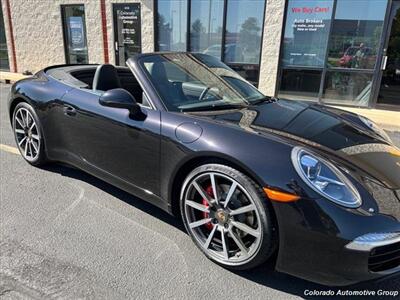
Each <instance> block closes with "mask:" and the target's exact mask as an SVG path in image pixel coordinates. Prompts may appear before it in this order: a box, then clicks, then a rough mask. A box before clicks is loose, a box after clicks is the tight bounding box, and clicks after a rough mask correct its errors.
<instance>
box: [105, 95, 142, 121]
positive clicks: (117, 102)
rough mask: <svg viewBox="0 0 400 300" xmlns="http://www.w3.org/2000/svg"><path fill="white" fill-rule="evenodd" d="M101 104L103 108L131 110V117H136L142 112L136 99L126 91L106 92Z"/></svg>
mask: <svg viewBox="0 0 400 300" xmlns="http://www.w3.org/2000/svg"><path fill="white" fill-rule="evenodd" d="M99 103H100V104H101V105H103V106H108V107H115V108H125V109H127V110H129V112H130V114H131V115H133V116H134V115H136V114H138V112H139V111H140V106H139V104H137V102H136V99H135V97H133V95H132V94H131V93H129V92H128V91H127V90H125V89H121V88H118V89H112V90H108V91H106V92H104V94H103V95H101V96H100V99H99Z"/></svg>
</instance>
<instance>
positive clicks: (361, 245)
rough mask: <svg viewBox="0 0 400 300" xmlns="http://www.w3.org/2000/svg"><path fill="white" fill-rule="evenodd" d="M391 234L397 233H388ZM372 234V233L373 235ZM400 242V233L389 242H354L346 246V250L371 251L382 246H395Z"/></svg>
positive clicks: (388, 240)
mask: <svg viewBox="0 0 400 300" xmlns="http://www.w3.org/2000/svg"><path fill="white" fill-rule="evenodd" d="M390 233H395V232H388V234H390ZM371 234H372V233H371ZM399 242H400V233H399V234H398V236H395V237H393V238H391V239H387V240H381V241H369V242H367V241H356V240H354V241H352V242H350V243H348V244H347V245H346V249H349V250H357V251H371V250H372V249H373V248H376V247H380V246H386V245H390V244H395V243H399Z"/></svg>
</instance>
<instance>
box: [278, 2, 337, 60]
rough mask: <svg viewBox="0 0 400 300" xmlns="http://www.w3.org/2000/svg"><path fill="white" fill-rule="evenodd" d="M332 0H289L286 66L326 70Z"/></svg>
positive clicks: (286, 28) (285, 44)
mask: <svg viewBox="0 0 400 300" xmlns="http://www.w3.org/2000/svg"><path fill="white" fill-rule="evenodd" d="M332 12H333V0H307V1H299V0H290V1H289V5H288V10H287V17H286V26H285V33H284V39H283V43H284V45H283V49H284V50H283V65H284V66H308V67H323V66H324V61H325V55H326V50H327V43H328V35H329V30H330V24H331V18H332Z"/></svg>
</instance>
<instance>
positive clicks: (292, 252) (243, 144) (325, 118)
mask: <svg viewBox="0 0 400 300" xmlns="http://www.w3.org/2000/svg"><path fill="white" fill-rule="evenodd" d="M138 59H140V56H139V57H137V58H131V59H130V60H129V61H128V65H129V66H130V68H131V70H132V72H133V73H134V75H135V76H136V78H137V80H138V81H139V82H140V83H141V86H142V88H143V90H144V91H145V93H146V95H147V97H148V98H149V99H150V100H151V102H152V106H153V108H146V107H141V110H142V114H141V116H140V118H132V117H130V116H129V112H128V111H127V110H124V109H118V108H112V107H104V106H101V105H100V104H99V101H98V98H99V95H97V94H95V93H91V92H89V91H87V90H85V89H78V88H75V87H73V86H70V85H67V84H64V83H62V82H60V81H58V80H56V79H54V78H52V77H51V76H48V75H47V74H46V70H44V71H41V72H39V73H37V74H36V75H35V76H34V77H33V78H31V79H25V80H22V81H19V82H18V83H16V84H14V86H13V87H12V91H11V97H10V102H9V107H10V108H11V109H12V108H13V106H15V103H16V102H17V101H21V100H23V101H26V102H28V103H30V104H31V105H32V106H33V107H34V109H35V110H36V112H37V114H38V116H39V118H40V121H41V123H42V127H43V128H42V129H43V134H44V138H45V148H46V151H47V154H48V157H49V158H50V159H52V160H54V161H60V162H64V163H69V164H71V165H74V166H76V167H78V168H80V169H82V170H84V171H86V172H89V173H91V174H93V175H94V176H97V177H99V178H101V179H103V180H105V181H107V182H110V183H111V184H114V185H116V186H118V187H120V188H122V189H124V190H126V191H128V192H130V193H132V194H134V195H136V196H138V197H140V198H142V199H144V200H146V201H149V202H151V203H153V204H155V205H157V206H159V207H161V208H162V209H164V210H166V211H168V212H170V213H172V212H173V211H174V209H175V208H176V205H177V200H178V199H177V198H176V194H174V193H173V192H174V180H175V179H176V178H178V177H177V176H179V174H180V172H181V170H183V169H188V168H189V169H190V167H193V166H194V165H195V164H196V163H197V162H198V161H200V160H201V159H213V160H216V159H218V160H220V161H223V162H225V163H228V164H231V165H233V166H235V167H237V168H239V169H240V170H241V171H243V172H245V173H246V174H247V175H249V176H250V177H252V178H253V179H254V180H255V181H256V182H257V183H258V184H259V185H260V186H268V187H272V188H275V189H279V190H282V191H286V192H290V193H295V194H297V195H299V196H301V199H300V200H299V201H297V202H292V203H279V202H273V208H274V212H275V215H276V218H277V222H278V227H279V253H278V260H277V265H276V267H277V269H278V270H279V271H283V272H286V273H289V274H293V275H296V276H299V277H302V278H305V279H309V280H312V281H316V282H319V283H323V284H330V285H346V284H351V283H355V282H358V281H362V280H367V279H372V278H375V277H379V276H380V275H379V274H372V273H369V272H368V266H367V264H368V263H367V260H368V257H367V255H366V254H365V253H361V252H357V251H350V250H346V249H345V248H344V245H346V244H347V243H348V242H349V241H351V240H353V239H354V238H356V237H358V236H360V235H363V234H366V233H370V232H393V231H394V232H397V231H400V214H397V213H395V212H393V214H390V213H388V212H387V210H385V212H384V213H383V212H382V213H381V208H382V210H383V209H384V207H383V206H384V205H382V201H385V200H384V199H376V198H374V196H373V191H371V190H370V185H368V183H367V182H366V180H373V182H374V183H376V184H378V185H379V186H380V187H381V188H382V189H383V190H384V191H386V192H387V193H394V191H395V190H396V189H400V171H399V170H400V169H399V168H396V166H395V164H400V157H399V156H393V155H391V154H390V153H384V152H381V153H380V158H379V161H375V159H373V160H371V159H369V158H368V154H367V153H363V154H362V155H364V156H362V155H361V154H360V155H357V154H355V155H349V154H348V153H346V151H342V150H343V149H346V148H350V147H357V146H360V145H365V144H370V145H383V146H388V147H392V145H391V143H390V141H386V140H385V139H384V138H382V137H381V136H379V135H378V134H376V133H375V132H374V131H373V130H371V129H369V128H368V127H367V126H365V125H364V124H363V123H362V122H361V121H358V118H357V116H356V115H354V114H351V113H348V112H344V111H341V110H337V109H333V108H332V109H331V108H327V107H322V106H319V105H313V104H308V103H302V102H295V101H285V100H280V101H277V102H273V103H269V102H266V103H261V104H259V105H254V106H249V107H248V108H247V109H244V110H231V111H219V112H201V113H192V114H189V113H175V112H168V111H166V109H165V107H164V105H163V104H162V102H161V100H160V99H159V97H158V94H157V92H156V91H155V90H154V88H153V86H152V84H151V82H150V81H149V79H148V78H147V77H146V75H145V74H144V72H143V71H142V70H141V67H140V65H139V64H138ZM66 107H73V108H74V110H75V112H76V114H74V115H73V116H71V115H68V114H66V111H65V109H66ZM182 124H189V125H184V126H188V127H187V128H193V132H196V137H193V138H190V137H187V136H185V135H184V134H182V133H181V132H179V130H178V132H177V128H179V127H180V126H182ZM196 128H199V129H196ZM295 146H302V147H305V148H307V149H309V150H310V151H313V152H315V153H318V154H319V155H321V156H323V157H325V158H326V159H328V160H330V161H332V162H333V163H334V164H335V165H337V166H339V167H340V168H345V169H346V170H348V173H347V175H346V176H348V178H349V179H350V180H351V181H352V182H353V183H354V185H355V186H356V187H357V189H358V190H359V192H360V194H361V196H362V199H363V204H362V206H361V207H360V208H357V209H347V208H344V207H341V206H339V205H337V204H334V203H333V202H330V201H328V200H327V199H323V198H321V196H320V195H319V194H317V193H316V192H315V191H314V190H312V189H310V188H309V187H308V185H307V184H305V183H304V182H303V181H302V179H301V178H300V177H299V175H298V174H297V172H296V171H295V169H294V167H293V165H292V162H291V159H290V157H291V151H292V149H293V147H295ZM374 164H377V165H374ZM385 165H386V167H385ZM382 166H383V167H382ZM388 168H389V169H391V170H395V171H394V172H393V171H391V172H389V173H388V172H385V171H384V170H385V169H388ZM396 170H397V172H396ZM375 197H379V196H375ZM394 199H397V198H394ZM397 200H399V199H397ZM266 201H269V200H267V199H266ZM394 201H395V200H394ZM393 205H394V206H396V203H395V202H394V204H393ZM399 207H400V200H399V201H398V202H397V206H396V208H397V209H398V208H399ZM371 208H372V209H374V213H370V212H369V210H370V209H371Z"/></svg>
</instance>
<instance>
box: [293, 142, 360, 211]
mask: <svg viewBox="0 0 400 300" xmlns="http://www.w3.org/2000/svg"><path fill="white" fill-rule="evenodd" d="M292 162H293V165H294V167H295V169H296V171H297V173H298V174H299V175H300V177H301V178H302V179H303V180H304V182H305V183H306V184H308V185H309V186H310V187H311V188H312V189H313V190H315V191H316V192H317V193H319V194H321V195H322V196H324V197H325V198H327V199H329V200H331V201H333V202H335V203H337V204H340V205H342V206H345V207H350V208H356V207H359V206H360V205H361V197H360V194H359V193H358V191H357V189H356V188H355V187H354V185H353V184H352V183H351V182H350V180H349V179H347V177H346V176H345V175H344V174H343V173H342V172H341V171H340V170H339V169H338V168H336V167H335V166H334V165H333V164H332V163H330V162H329V161H327V160H325V159H323V158H321V157H319V156H317V155H315V154H312V153H310V152H308V151H307V150H305V149H304V148H301V147H295V148H294V149H293V151H292Z"/></svg>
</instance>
